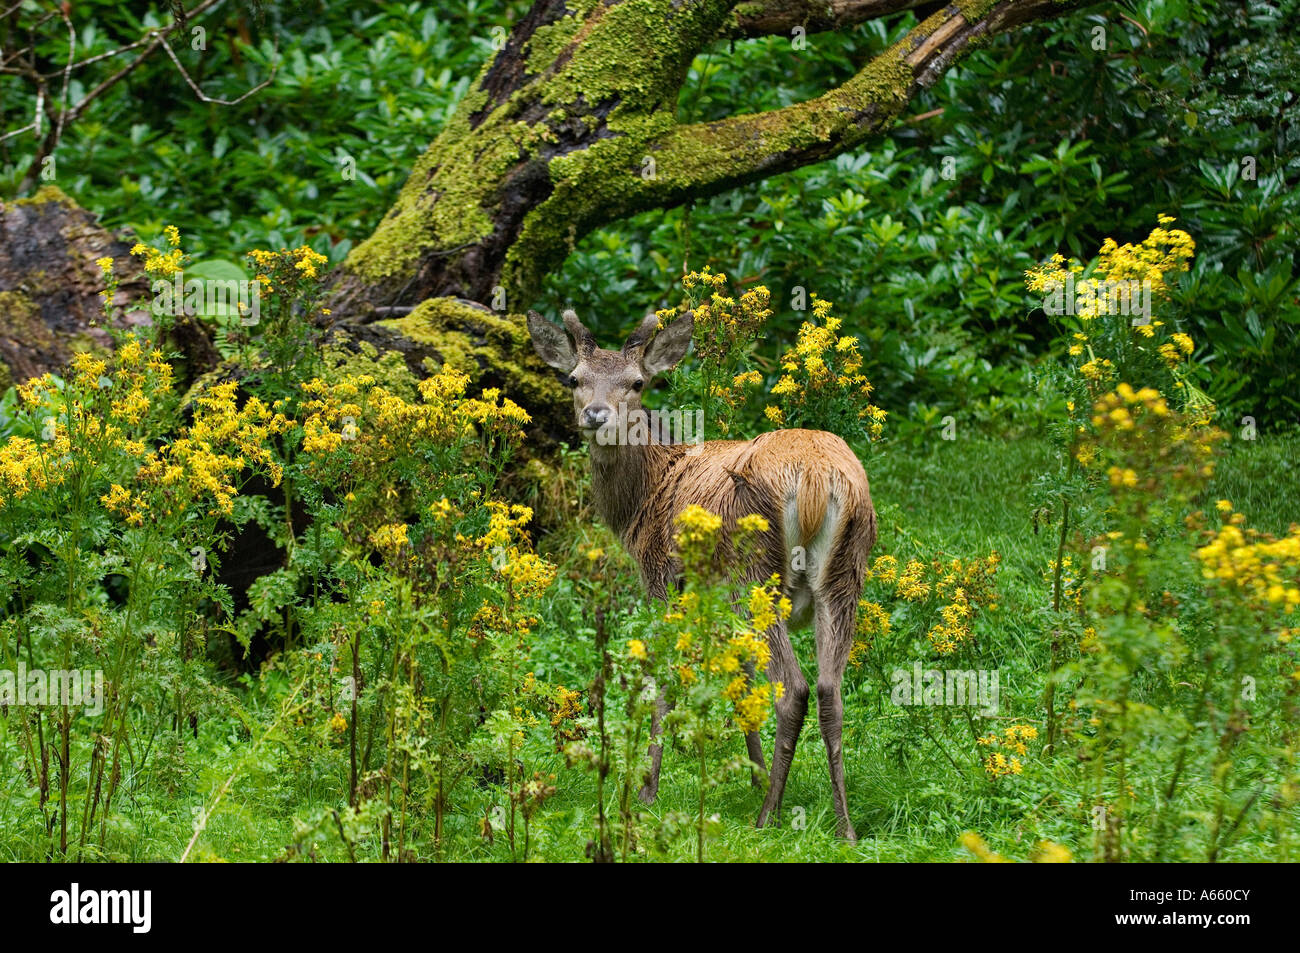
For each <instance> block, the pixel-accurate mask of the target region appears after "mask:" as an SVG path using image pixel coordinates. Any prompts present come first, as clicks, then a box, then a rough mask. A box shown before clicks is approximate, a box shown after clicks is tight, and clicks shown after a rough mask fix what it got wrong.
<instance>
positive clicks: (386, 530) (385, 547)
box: [370, 523, 410, 559]
mask: <svg viewBox="0 0 1300 953" xmlns="http://www.w3.org/2000/svg"><path fill="white" fill-rule="evenodd" d="M406 534H407V525H406V524H405V523H385V524H383V525H382V526H378V527H376V528H375V530H374V531H373V532H371V534H370V545H372V546H374V547H375V549H377V550H379V551H380V552H381V553H383V555H384V558H386V559H393V558H394V557H396V556H397V554H398V553H400V552H401V551H402V550H403V549H404V548H406V546H408V545H409V544H410V540H409V539H408V538H407V535H406Z"/></svg>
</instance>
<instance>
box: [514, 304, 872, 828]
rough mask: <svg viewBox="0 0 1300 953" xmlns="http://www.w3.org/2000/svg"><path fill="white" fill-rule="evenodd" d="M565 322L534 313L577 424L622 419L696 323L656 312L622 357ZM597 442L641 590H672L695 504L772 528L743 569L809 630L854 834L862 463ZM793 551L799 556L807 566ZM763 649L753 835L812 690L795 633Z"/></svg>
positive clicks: (596, 468)
mask: <svg viewBox="0 0 1300 953" xmlns="http://www.w3.org/2000/svg"><path fill="white" fill-rule="evenodd" d="M564 323H565V326H566V328H567V330H568V336H567V337H566V336H565V335H564V332H561V331H560V329H559V328H557V327H556V326H555V325H553V324H551V323H550V322H548V321H546V319H544V318H542V317H541V315H538V314H537V313H536V312H530V313H529V328H530V330H531V331H532V335H533V342H534V347H535V348H536V350H537V352H538V354H540V355H541V357H542V358H543V359H544V360H546V361H547V362H548V363H550V364H551V365H552V366H554V367H556V368H557V369H559V370H561V371H564V372H565V373H567V374H569V375H570V376H571V379H572V381H573V383H574V409H575V412H576V414H577V416H578V424H579V426H580V427H582V426H583V425H584V422H588V421H589V419H590V415H591V414H593V413H595V414H599V413H602V412H604V411H605V410H612V409H615V408H617V407H618V406H619V405H620V403H621V404H623V405H624V406H625V407H626V409H627V412H628V413H632V412H634V411H636V410H639V409H640V394H641V389H642V388H643V387H644V386H645V385H647V384H648V383H649V381H650V379H651V378H652V377H653V376H654V375H655V374H657V373H661V372H662V371H663V370H666V369H667V368H668V367H671V366H673V365H674V364H676V363H677V361H678V360H680V359H681V357H682V356H683V355H684V353H685V350H686V346H687V345H688V344H689V341H690V333H691V330H692V325H691V315H689V314H687V315H684V316H683V317H682V318H679V319H678V320H677V321H676V322H674V323H673V324H672V325H669V326H668V327H666V328H665V329H663V330H662V331H658V328H657V322H656V321H655V319H654V317H653V316H651V317H650V318H648V319H647V321H646V322H645V323H643V324H642V326H641V327H640V328H638V329H637V331H636V332H634V333H633V335H632V336H631V337H630V338H629V339H628V342H627V343H626V344H625V345H624V346H623V349H622V350H621V351H608V350H603V349H601V348H598V347H596V345H595V340H594V338H593V337H592V336H591V334H590V332H588V331H587V330H586V328H585V327H583V326H582V324H581V322H579V321H578V319H577V316H576V315H574V314H573V312H571V311H570V312H566V313H565V315H564ZM656 332H657V333H656ZM638 381H639V382H641V388H638V387H637V386H636V383H637V382H638ZM584 414H587V415H588V417H584ZM652 429H653V428H652ZM586 432H587V433H588V434H589V435H590V434H591V432H592V431H591V429H590V428H589V429H588V430H587V431H586ZM652 440H653V437H652ZM589 442H590V446H591V461H592V488H593V491H594V495H595V502H596V508H597V511H598V512H599V513H600V516H601V518H602V519H603V520H604V521H605V522H606V523H607V524H608V525H609V526H610V527H611V528H612V529H613V530H614V531H615V532H616V533H618V535H619V537H620V539H622V541H623V545H624V546H625V547H626V548H627V550H628V552H629V553H630V554H631V555H632V556H633V558H634V559H635V560H636V562H637V565H638V566H639V567H640V570H641V577H642V581H643V583H644V584H645V587H646V590H647V592H648V593H649V594H650V595H651V596H653V597H655V598H657V599H666V598H667V596H668V593H669V592H670V591H672V590H673V588H674V587H675V585H676V582H677V579H678V576H679V572H680V566H679V565H678V563H677V561H676V558H675V556H674V553H673V533H674V531H675V530H674V520H675V518H676V517H677V515H678V514H679V513H681V512H682V511H683V510H684V509H686V508H687V507H688V506H690V505H691V504H698V505H700V506H702V507H704V508H705V509H708V510H710V511H711V512H713V513H716V514H718V515H720V516H721V517H722V518H723V524H724V527H732V526H734V524H735V521H736V520H737V519H739V518H740V517H742V516H745V515H747V514H750V513H757V514H759V515H761V516H763V517H764V518H766V519H767V521H768V524H769V527H770V528H769V530H768V532H767V534H765V539H764V540H763V545H762V547H761V548H760V550H759V556H758V557H757V559H756V561H755V562H754V563H753V564H752V565H748V566H743V567H740V568H741V572H742V577H743V578H744V579H745V580H746V581H755V580H759V579H766V578H768V577H769V576H771V575H772V574H773V573H779V574H780V577H781V584H782V590H783V591H784V593H785V594H786V595H788V596H789V597H790V598H791V600H792V601H793V602H794V605H795V612H794V614H793V615H792V617H791V619H790V622H789V625H790V626H799V625H803V624H806V623H807V622H808V621H810V620H812V621H814V622H815V626H816V644H817V672H818V679H817V698H818V720H819V721H820V723H821V727H822V736H823V739H824V740H825V742H826V747H827V756H828V760H829V767H830V773H831V787H832V792H833V795H834V801H835V810H836V815H837V819H838V826H839V831H840V833H841V834H842V835H844V836H846V837H849V838H853V837H855V836H856V835H855V834H854V831H853V825H852V823H851V822H850V821H849V817H848V805H847V797H846V793H845V785H844V776H843V760H842V751H841V749H840V738H841V734H842V723H843V704H842V701H841V697H840V682H841V679H842V676H843V672H844V667H845V665H846V664H847V662H848V654H849V649H850V648H851V647H852V643H853V635H854V628H855V624H856V618H857V603H858V598H859V596H860V594H861V591H862V581H863V577H864V574H865V572H866V564H867V557H868V555H869V554H870V552H871V548H872V546H873V545H874V544H875V540H876V514H875V509H874V508H873V506H872V503H871V491H870V487H869V485H868V481H867V475H866V473H865V471H864V470H863V468H862V464H861V462H860V461H859V460H858V458H857V457H856V455H855V454H854V453H853V451H852V450H851V449H850V448H849V446H848V444H846V443H845V442H844V441H843V440H842V439H840V438H839V437H837V436H836V435H834V434H831V433H826V432H824V431H819V430H777V431H772V432H770V433H765V434H762V435H760V436H758V437H755V438H754V439H753V440H744V441H740V440H713V441H707V442H705V443H701V444H662V443H656V442H650V443H648V444H646V445H642V446H631V445H626V444H612V445H602V444H600V443H599V442H597V441H596V440H594V439H592V440H590V441H589ZM796 547H801V548H802V549H803V554H802V558H803V559H804V560H805V565H804V568H803V569H800V568H799V563H800V554H799V553H798V551H797V550H796ZM720 551H721V553H722V555H723V558H729V557H731V556H732V555H734V554H733V553H732V551H731V550H730V547H729V543H727V542H726V540H725V536H724V542H723V544H722V547H721V548H720ZM768 643H769V646H770V647H771V649H772V657H771V661H770V663H769V665H768V673H767V674H768V677H769V678H770V679H771V680H772V681H779V682H781V683H782V685H783V688H784V694H783V696H782V698H781V699H780V701H778V702H777V705H776V709H777V732H776V742H775V748H774V751H773V763H772V772H771V775H770V783H769V786H768V792H767V796H766V798H765V800H764V803H763V808H762V810H761V811H760V813H759V826H763V825H764V824H765V823H767V822H768V821H769V820H770V819H779V816H780V805H781V794H782V791H783V789H784V786H785V780H786V776H787V774H788V772H789V768H790V762H791V761H792V760H793V757H794V746H795V742H796V740H797V738H798V734H799V729H800V726H802V724H803V719H804V716H805V714H806V711H807V702H808V697H809V694H810V693H809V689H808V684H807V681H806V680H805V679H804V676H803V673H802V671H801V670H800V667H799V663H798V661H797V660H796V659H795V656H794V651H793V649H792V647H791V646H790V640H789V635H788V632H787V624H785V623H779V624H777V625H776V626H774V627H773V629H772V630H771V631H769V633H768ZM662 714H663V712H662V711H661V712H660V715H662ZM654 721H655V724H654V725H652V731H653V732H655V733H657V731H658V722H659V718H656V719H654ZM746 743H747V745H748V747H749V753H750V758H751V760H753V761H754V762H755V764H756V765H758V766H759V767H760V768H761V766H762V763H763V753H762V748H761V745H760V743H759V740H758V736H757V734H756V733H754V734H752V735H750V736H747V738H746ZM661 757H662V749H661V748H659V746H658V745H655V746H653V747H652V749H651V773H650V776H649V778H648V779H647V782H646V786H645V788H644V789H643V790H642V796H643V798H644V799H647V800H649V799H653V797H654V794H655V792H656V790H657V787H658V775H659V764H660V758H661Z"/></svg>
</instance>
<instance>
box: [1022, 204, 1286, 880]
mask: <svg viewBox="0 0 1300 953" xmlns="http://www.w3.org/2000/svg"><path fill="white" fill-rule="evenodd" d="M1171 221H1172V219H1170V218H1169V217H1167V216H1162V217H1161V221H1160V227H1159V228H1157V229H1155V230H1153V231H1152V233H1151V235H1150V236H1148V238H1147V239H1146V240H1145V241H1143V242H1142V243H1140V244H1139V245H1136V246H1131V245H1125V246H1117V245H1116V244H1115V243H1114V242H1111V241H1107V242H1106V243H1105V245H1103V247H1102V250H1101V253H1100V255H1099V257H1098V260H1097V261H1096V262H1095V263H1094V264H1093V265H1091V266H1082V265H1079V264H1078V263H1072V264H1070V265H1069V266H1068V267H1069V268H1070V269H1072V270H1074V271H1075V273H1076V274H1079V275H1082V276H1083V278H1082V279H1081V280H1083V281H1096V280H1101V281H1105V280H1120V279H1124V280H1127V279H1131V278H1138V277H1140V278H1144V279H1146V280H1148V281H1150V282H1151V285H1152V287H1153V289H1154V293H1153V299H1152V300H1153V304H1154V305H1155V307H1154V309H1153V313H1152V315H1151V316H1150V320H1148V321H1145V322H1134V321H1131V320H1130V317H1129V315H1116V314H1113V313H1109V312H1108V311H1107V309H1106V308H1104V307H1101V306H1099V305H1098V306H1094V307H1091V308H1088V307H1081V308H1080V310H1079V314H1078V316H1077V322H1075V323H1074V327H1073V328H1070V327H1069V326H1067V330H1068V331H1069V334H1070V336H1069V337H1068V338H1067V345H1066V347H1067V364H1066V366H1065V367H1064V368H1062V369H1061V370H1060V371H1059V372H1057V373H1056V374H1054V375H1053V377H1052V378H1051V380H1050V381H1049V386H1052V387H1055V388H1056V389H1057V392H1058V393H1061V394H1062V396H1063V397H1064V398H1065V400H1064V406H1065V409H1066V411H1067V414H1068V417H1067V419H1066V421H1065V422H1064V425H1063V426H1062V427H1061V428H1060V430H1059V431H1058V434H1059V437H1058V439H1059V441H1060V443H1059V445H1060V446H1061V449H1062V456H1063V463H1062V467H1061V474H1060V475H1059V476H1058V477H1055V478H1052V479H1049V480H1047V481H1045V482H1044V483H1043V484H1042V485H1041V486H1040V500H1042V501H1043V503H1042V506H1041V508H1040V510H1039V513H1038V514H1036V515H1042V514H1044V513H1052V514H1053V519H1054V520H1056V521H1057V527H1056V528H1057V529H1058V531H1059V536H1058V545H1057V553H1056V557H1055V558H1054V560H1053V562H1052V565H1051V566H1050V567H1049V572H1050V580H1051V581H1050V586H1051V607H1052V619H1053V621H1052V622H1051V636H1050V640H1051V651H1050V669H1051V671H1050V675H1049V681H1048V687H1047V692H1046V695H1045V698H1044V703H1045V707H1046V709H1047V711H1046V714H1047V719H1048V738H1047V749H1046V750H1047V752H1049V753H1053V754H1056V753H1058V752H1057V750H1056V749H1057V746H1058V745H1062V744H1064V745H1067V746H1068V748H1069V749H1070V753H1071V754H1072V756H1073V757H1075V758H1076V759H1077V761H1078V763H1079V764H1081V765H1083V768H1084V770H1083V778H1082V779H1081V781H1082V788H1081V797H1080V804H1081V806H1082V808H1083V811H1084V814H1085V815H1086V821H1087V823H1088V824H1089V826H1090V827H1091V829H1092V832H1093V838H1092V839H1093V856H1094V858H1095V859H1098V860H1112V861H1117V860H1129V859H1146V860H1163V859H1168V858H1169V857H1171V856H1177V857H1182V856H1187V855H1189V854H1190V855H1193V856H1196V855H1199V856H1201V857H1203V858H1204V859H1205V860H1209V861H1215V860H1218V859H1221V858H1222V857H1223V856H1224V852H1225V851H1226V850H1228V849H1229V848H1230V847H1231V844H1232V842H1233V840H1234V838H1235V837H1236V836H1237V835H1238V834H1239V833H1240V831H1241V829H1242V826H1243V825H1244V824H1246V823H1247V822H1248V820H1249V819H1250V818H1251V817H1252V816H1254V817H1256V819H1257V822H1259V823H1272V824H1274V825H1276V826H1278V827H1279V828H1280V827H1284V826H1285V818H1286V817H1288V816H1289V815H1290V814H1291V813H1292V806H1293V803H1294V787H1293V784H1292V780H1291V779H1293V778H1294V776H1295V760H1294V732H1293V730H1289V729H1286V728H1285V727H1284V726H1285V725H1286V724H1287V720H1288V718H1293V716H1294V704H1295V702H1294V698H1295V682H1294V679H1293V678H1291V675H1292V673H1293V672H1294V670H1295V656H1294V650H1293V649H1292V648H1291V647H1290V638H1289V634H1290V631H1291V624H1292V623H1293V622H1294V620H1295V617H1296V616H1295V611H1296V608H1297V606H1298V605H1300V587H1298V586H1297V575H1296V569H1297V565H1296V562H1295V560H1294V558H1293V556H1292V555H1291V554H1292V553H1293V551H1294V549H1295V542H1294V540H1292V539H1291V536H1293V535H1294V533H1292V534H1289V535H1288V537H1286V538H1283V539H1282V540H1273V539H1271V538H1269V537H1266V536H1264V535H1262V534H1258V533H1254V532H1252V531H1249V530H1244V529H1242V528H1241V527H1242V526H1243V525H1244V523H1245V516H1244V515H1243V514H1239V513H1235V512H1234V511H1233V508H1232V505H1231V503H1230V501H1226V500H1222V501H1218V503H1217V504H1216V505H1215V506H1214V507H1213V513H1214V514H1215V515H1214V516H1212V517H1207V516H1206V514H1205V510H1206V509H1207V508H1208V507H1207V506H1206V502H1207V496H1206V494H1207V491H1208V485H1209V481H1210V480H1211V479H1212V477H1213V474H1214V467H1215V455H1216V448H1217V447H1218V446H1219V445H1220V444H1221V442H1222V441H1223V440H1224V439H1225V438H1226V436H1227V435H1226V434H1225V433H1223V432H1222V431H1220V430H1218V429H1217V428H1216V427H1214V426H1213V424H1212V417H1213V412H1214V408H1213V407H1212V406H1211V405H1210V403H1209V401H1208V400H1207V399H1206V398H1205V396H1204V394H1203V393H1202V392H1201V391H1200V390H1199V388H1198V387H1197V385H1196V383H1195V380H1196V377H1197V372H1196V369H1195V367H1194V366H1193V365H1191V364H1190V362H1189V359H1190V358H1191V356H1192V355H1193V354H1194V351H1195V344H1194V342H1193V341H1192V339H1191V338H1190V337H1189V336H1188V335H1186V334H1185V333H1181V332H1177V331H1172V332H1171V330H1170V322H1171V319H1170V318H1169V310H1170V308H1169V305H1168V299H1169V294H1168V291H1169V288H1170V284H1171V282H1172V279H1173V276H1174V275H1176V274H1177V273H1178V272H1180V271H1184V270H1186V268H1187V262H1188V260H1189V259H1190V258H1191V255H1192V253H1193V250H1194V245H1193V243H1192V240H1191V238H1190V236H1188V235H1187V233H1186V232H1182V231H1179V230H1167V229H1166V228H1165V227H1164V226H1166V225H1168V224H1170V222H1171ZM1064 269H1065V265H1064V263H1063V261H1060V260H1054V261H1053V262H1052V263H1049V265H1047V266H1045V267H1043V268H1040V269H1035V270H1033V271H1031V272H1030V273H1029V282H1028V283H1029V287H1030V288H1031V290H1044V288H1045V286H1046V283H1047V282H1048V281H1050V280H1059V279H1060V278H1061V276H1062V273H1063V271H1064ZM1089 275H1099V276H1100V279H1095V278H1089V277H1088V276H1089ZM1095 300H1096V301H1100V300H1101V297H1100V296H1098V297H1097V298H1096V299H1095ZM1214 521H1218V522H1220V523H1221V524H1223V525H1221V526H1220V527H1219V528H1217V529H1216V528H1214V527H1213V525H1212V523H1213V522H1214ZM1058 690H1064V691H1065V692H1066V694H1067V696H1068V698H1069V701H1068V705H1067V706H1066V709H1065V711H1064V712H1058V711H1057V705H1056V694H1057V692H1058ZM1272 735H1277V736H1279V737H1280V738H1281V741H1282V744H1281V745H1278V744H1276V743H1271V742H1270V740H1269V739H1270V736H1272ZM1059 753H1060V754H1064V752H1059ZM1279 849H1281V850H1283V851H1285V849H1286V848H1285V840H1284V839H1283V838H1279Z"/></svg>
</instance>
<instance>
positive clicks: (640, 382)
mask: <svg viewBox="0 0 1300 953" xmlns="http://www.w3.org/2000/svg"><path fill="white" fill-rule="evenodd" d="M644 386H645V381H643V380H640V379H637V380H635V381H633V382H632V389H633V390H640V389H641V388H642V387H644Z"/></svg>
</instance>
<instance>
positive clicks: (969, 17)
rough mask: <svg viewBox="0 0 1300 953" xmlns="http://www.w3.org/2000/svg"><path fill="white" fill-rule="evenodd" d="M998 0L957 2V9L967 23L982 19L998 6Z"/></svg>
mask: <svg viewBox="0 0 1300 953" xmlns="http://www.w3.org/2000/svg"><path fill="white" fill-rule="evenodd" d="M997 2H998V0H956V7H957V9H958V10H960V11H961V15H962V16H963V17H965V18H966V22H967V23H974V22H975V21H976V20H979V19H981V18H982V17H983V16H984V14H986V13H988V12H989V11H990V10H992V9H993V7H995V6H996V5H997Z"/></svg>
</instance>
